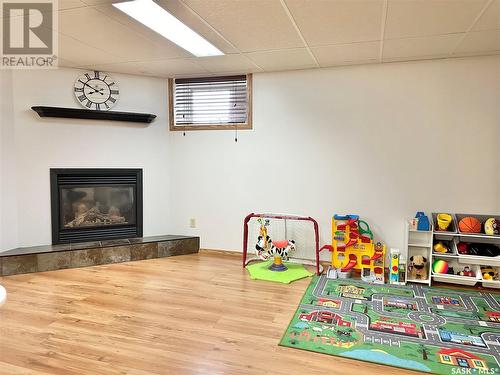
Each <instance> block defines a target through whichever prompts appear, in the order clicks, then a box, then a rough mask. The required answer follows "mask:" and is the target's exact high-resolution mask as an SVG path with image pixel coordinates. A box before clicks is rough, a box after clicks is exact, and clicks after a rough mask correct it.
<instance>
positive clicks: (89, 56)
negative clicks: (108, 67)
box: [58, 34, 120, 65]
mask: <svg viewBox="0 0 500 375" xmlns="http://www.w3.org/2000/svg"><path fill="white" fill-rule="evenodd" d="M58 38H59V57H60V58H61V59H63V60H68V61H72V62H74V63H76V64H79V65H85V64H105V63H113V62H117V61H120V58H119V57H117V56H114V55H112V54H110V53H108V52H106V51H103V50H100V49H97V48H94V47H92V46H89V45H87V44H85V43H82V42H80V41H79V40H76V39H74V38H71V37H69V36H66V35H62V34H59V36H58Z"/></svg>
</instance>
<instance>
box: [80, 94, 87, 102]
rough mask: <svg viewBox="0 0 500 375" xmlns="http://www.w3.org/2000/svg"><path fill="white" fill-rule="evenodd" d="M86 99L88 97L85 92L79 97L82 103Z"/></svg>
mask: <svg viewBox="0 0 500 375" xmlns="http://www.w3.org/2000/svg"><path fill="white" fill-rule="evenodd" d="M85 99H87V97H86V96H85V95H83V94H82V95H80V96H79V97H78V100H79V101H81V102H82V103H83V101H84V100H85Z"/></svg>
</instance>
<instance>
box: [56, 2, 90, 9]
mask: <svg viewBox="0 0 500 375" xmlns="http://www.w3.org/2000/svg"><path fill="white" fill-rule="evenodd" d="M57 5H58V7H59V10H62V9H72V8H83V7H86V6H87V4H86V3H84V2H83V1H80V0H59V1H58V4H57Z"/></svg>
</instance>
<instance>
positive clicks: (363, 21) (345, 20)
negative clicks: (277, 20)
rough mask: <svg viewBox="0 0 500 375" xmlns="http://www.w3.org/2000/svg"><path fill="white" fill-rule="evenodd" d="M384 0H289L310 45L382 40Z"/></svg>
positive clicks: (287, 2) (294, 16) (296, 20)
mask: <svg viewBox="0 0 500 375" xmlns="http://www.w3.org/2000/svg"><path fill="white" fill-rule="evenodd" d="M383 4H384V2H383V1H382V0H357V1H352V0H336V1H308V0H286V5H287V6H288V8H289V9H290V12H291V13H292V16H293V18H294V20H295V22H296V23H297V26H298V27H299V29H300V31H301V33H302V35H303V36H304V38H305V40H306V42H307V43H308V45H309V46H318V45H326V44H341V43H353V42H363V41H374V40H379V39H380V34H381V27H382V13H383V12H382V10H383Z"/></svg>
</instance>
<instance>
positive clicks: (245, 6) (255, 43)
mask: <svg viewBox="0 0 500 375" xmlns="http://www.w3.org/2000/svg"><path fill="white" fill-rule="evenodd" d="M184 3H186V4H187V5H188V6H189V7H190V8H191V9H193V10H194V11H195V12H196V13H198V14H199V15H200V16H201V17H202V18H204V19H205V20H206V21H207V22H208V23H209V24H210V25H211V26H212V27H214V28H215V29H216V30H217V31H219V32H220V33H221V34H222V35H224V37H225V38H226V39H227V40H229V41H230V42H231V43H232V44H234V45H235V46H236V47H237V48H238V49H239V50H240V51H242V52H253V51H262V50H273V49H283V48H294V47H303V46H304V45H303V43H302V41H301V39H300V37H299V35H298V33H297V31H296V30H295V28H294V26H293V24H292V22H291V21H290V19H289V18H288V16H287V14H286V12H285V10H284V9H283V7H282V6H281V3H280V2H279V0H239V1H234V0H218V1H206V0H184Z"/></svg>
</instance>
